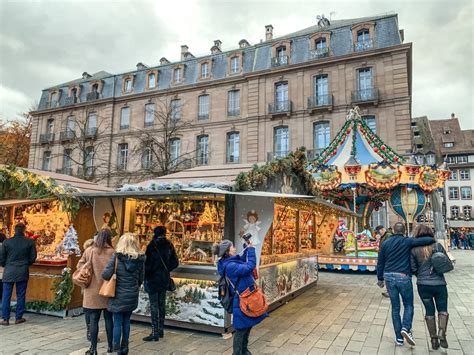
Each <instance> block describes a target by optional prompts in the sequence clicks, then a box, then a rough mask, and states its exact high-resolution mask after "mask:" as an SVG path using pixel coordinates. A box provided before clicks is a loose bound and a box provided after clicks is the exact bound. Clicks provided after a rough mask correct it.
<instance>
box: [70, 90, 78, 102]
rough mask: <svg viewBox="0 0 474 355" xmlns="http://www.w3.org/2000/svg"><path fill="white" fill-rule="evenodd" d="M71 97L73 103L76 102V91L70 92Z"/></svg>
mask: <svg viewBox="0 0 474 355" xmlns="http://www.w3.org/2000/svg"><path fill="white" fill-rule="evenodd" d="M71 97H72V98H73V100H74V102H76V101H77V89H72V90H71Z"/></svg>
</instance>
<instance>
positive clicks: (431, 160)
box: [425, 154, 436, 165]
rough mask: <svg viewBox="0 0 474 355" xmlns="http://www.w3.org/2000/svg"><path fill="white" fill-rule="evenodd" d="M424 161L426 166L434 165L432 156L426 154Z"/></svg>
mask: <svg viewBox="0 0 474 355" xmlns="http://www.w3.org/2000/svg"><path fill="white" fill-rule="evenodd" d="M425 159H426V164H428V165H435V164H436V157H435V155H434V154H426V156H425Z"/></svg>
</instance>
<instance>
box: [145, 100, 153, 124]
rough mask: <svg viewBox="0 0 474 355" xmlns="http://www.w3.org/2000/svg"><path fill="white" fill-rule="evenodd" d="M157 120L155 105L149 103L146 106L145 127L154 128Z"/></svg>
mask: <svg viewBox="0 0 474 355" xmlns="http://www.w3.org/2000/svg"><path fill="white" fill-rule="evenodd" d="M154 120H155V104H154V103H149V104H146V105H145V121H144V125H145V127H150V126H153V122H154Z"/></svg>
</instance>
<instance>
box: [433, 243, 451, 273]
mask: <svg viewBox="0 0 474 355" xmlns="http://www.w3.org/2000/svg"><path fill="white" fill-rule="evenodd" d="M440 246H441V245H439V244H438V243H436V245H435V246H434V248H433V254H432V255H431V265H432V266H433V270H434V272H436V273H437V274H438V275H440V276H441V275H443V274H445V273H447V272H450V271H451V270H453V269H454V265H453V262H452V261H451V259H449V256H447V255H446V254H445V253H443V250H442V249H441V250H440V248H439V247H440Z"/></svg>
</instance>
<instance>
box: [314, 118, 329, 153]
mask: <svg viewBox="0 0 474 355" xmlns="http://www.w3.org/2000/svg"><path fill="white" fill-rule="evenodd" d="M330 143H331V126H330V124H329V122H316V123H315V124H314V126H313V146H314V150H315V152H317V153H318V154H319V153H321V152H322V151H323V150H324V149H326V148H327V147H328V146H329V144H330Z"/></svg>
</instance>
